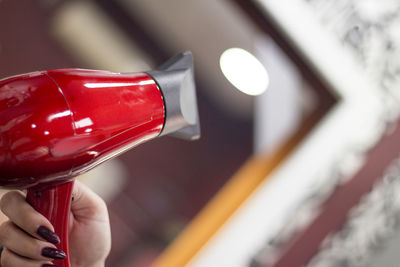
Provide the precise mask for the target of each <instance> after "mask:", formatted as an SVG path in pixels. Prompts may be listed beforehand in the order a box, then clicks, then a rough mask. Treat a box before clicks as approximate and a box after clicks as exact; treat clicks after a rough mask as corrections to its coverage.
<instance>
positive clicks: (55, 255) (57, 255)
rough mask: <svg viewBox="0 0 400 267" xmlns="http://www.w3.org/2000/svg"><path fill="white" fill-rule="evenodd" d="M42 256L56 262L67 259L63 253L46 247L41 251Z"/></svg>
mask: <svg viewBox="0 0 400 267" xmlns="http://www.w3.org/2000/svg"><path fill="white" fill-rule="evenodd" d="M42 256H45V257H48V258H52V259H56V260H62V259H65V258H66V257H67V255H66V254H65V253H64V251H62V250H59V249H56V248H50V247H46V248H43V249H42Z"/></svg>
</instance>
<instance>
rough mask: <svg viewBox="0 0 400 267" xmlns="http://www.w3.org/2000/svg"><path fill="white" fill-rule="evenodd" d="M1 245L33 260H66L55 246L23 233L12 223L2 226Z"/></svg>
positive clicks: (8, 222)
mask: <svg viewBox="0 0 400 267" xmlns="http://www.w3.org/2000/svg"><path fill="white" fill-rule="evenodd" d="M0 244H2V245H3V246H4V247H6V248H7V249H9V250H11V251H13V252H14V253H16V254H18V255H20V256H23V257H26V258H30V259H32V260H40V261H47V260H49V258H51V259H64V258H65V257H66V255H65V253H64V252H63V251H61V250H58V249H57V248H56V247H55V246H54V245H53V244H51V243H49V242H45V241H41V240H39V239H36V238H34V237H32V236H30V235H28V234H27V233H25V232H23V231H22V230H21V229H20V228H18V227H17V226H16V225H15V224H13V223H12V222H11V221H7V222H5V223H3V224H1V225H0Z"/></svg>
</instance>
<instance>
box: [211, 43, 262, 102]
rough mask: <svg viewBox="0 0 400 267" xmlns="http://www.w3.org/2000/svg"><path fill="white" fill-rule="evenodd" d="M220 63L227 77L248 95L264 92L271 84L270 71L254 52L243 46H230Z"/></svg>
mask: <svg viewBox="0 0 400 267" xmlns="http://www.w3.org/2000/svg"><path fill="white" fill-rule="evenodd" d="M219 64H220V67H221V70H222V73H223V74H224V75H225V77H226V79H227V80H228V81H229V82H230V83H231V84H233V85H234V86H235V87H236V88H237V89H239V90H240V91H242V92H243V93H245V94H248V95H260V94H262V93H264V92H265V91H266V90H267V88H268V84H269V76H268V72H267V70H266V69H265V67H264V66H263V64H261V62H260V61H259V60H258V59H257V58H256V57H255V56H253V55H252V54H250V53H249V52H247V51H246V50H244V49H241V48H230V49H228V50H226V51H225V52H223V53H222V55H221V57H220V59H219Z"/></svg>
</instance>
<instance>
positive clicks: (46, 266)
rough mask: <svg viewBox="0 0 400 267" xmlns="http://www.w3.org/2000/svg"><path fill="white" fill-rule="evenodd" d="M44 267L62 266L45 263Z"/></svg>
mask: <svg viewBox="0 0 400 267" xmlns="http://www.w3.org/2000/svg"><path fill="white" fill-rule="evenodd" d="M42 267H60V266H58V265H54V264H43V265H42Z"/></svg>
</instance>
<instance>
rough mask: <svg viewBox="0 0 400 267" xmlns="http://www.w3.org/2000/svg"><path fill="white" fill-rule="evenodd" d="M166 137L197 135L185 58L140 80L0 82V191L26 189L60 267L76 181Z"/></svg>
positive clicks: (67, 72) (79, 74) (55, 77)
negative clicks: (48, 226)
mask: <svg viewBox="0 0 400 267" xmlns="http://www.w3.org/2000/svg"><path fill="white" fill-rule="evenodd" d="M167 134H168V135H174V136H177V137H180V138H184V139H189V140H193V139H197V138H198V137H199V136H200V128H199V119H198V112H197V103H196V93H195V85H194V77H193V60H192V54H191V53H190V52H185V53H182V54H179V55H178V56H176V57H174V58H172V59H171V60H169V61H168V62H167V63H165V64H164V65H163V66H162V67H161V68H160V69H159V70H156V71H150V72H146V73H113V72H108V71H94V70H82V69H61V70H51V71H40V72H33V73H29V74H24V75H20V76H14V77H10V78H7V79H4V80H1V81H0V138H1V146H0V186H1V187H3V188H10V189H25V188H27V189H28V194H27V201H28V202H29V203H31V205H32V206H33V207H34V208H35V209H36V210H38V211H39V212H40V213H42V214H43V215H44V216H46V217H47V218H48V219H49V220H50V222H51V223H52V224H53V225H54V227H55V232H56V233H57V234H58V236H60V238H61V244H59V245H58V248H59V249H62V250H63V251H65V252H66V254H67V258H66V259H64V260H56V261H55V262H54V263H55V264H57V265H59V266H70V261H69V257H68V255H69V253H68V251H69V245H68V216H69V211H70V205H71V192H72V187H73V180H74V177H76V176H77V175H79V174H82V173H84V172H86V171H88V170H90V169H92V168H94V167H95V166H97V165H98V164H100V163H102V162H104V161H106V160H108V159H110V158H113V157H115V156H117V155H119V154H120V153H122V152H124V151H126V150H128V149H131V148H133V147H135V146H136V145H138V144H141V143H143V142H145V141H148V140H150V139H153V138H155V137H157V136H161V135H167Z"/></svg>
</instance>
